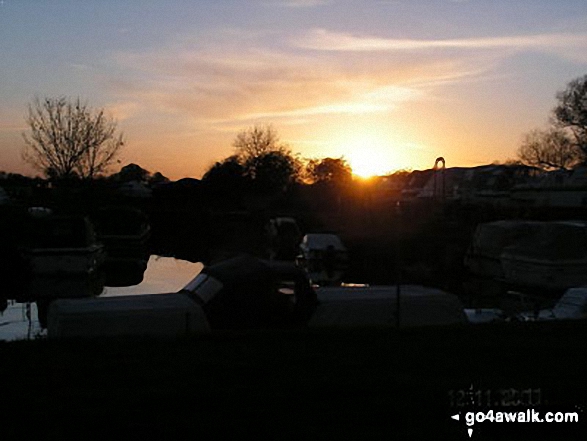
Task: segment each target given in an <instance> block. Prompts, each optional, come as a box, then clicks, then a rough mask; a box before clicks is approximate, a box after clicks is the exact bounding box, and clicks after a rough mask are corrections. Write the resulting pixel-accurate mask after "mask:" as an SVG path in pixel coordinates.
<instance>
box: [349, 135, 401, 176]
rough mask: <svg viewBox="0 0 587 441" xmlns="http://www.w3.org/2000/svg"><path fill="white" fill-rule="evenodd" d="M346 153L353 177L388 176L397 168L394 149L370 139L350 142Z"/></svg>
mask: <svg viewBox="0 0 587 441" xmlns="http://www.w3.org/2000/svg"><path fill="white" fill-rule="evenodd" d="M344 152H345V154H344V158H345V159H346V160H347V161H348V163H349V165H350V166H351V169H352V170H353V175H355V176H358V177H361V178H371V177H373V176H382V175H385V174H388V173H390V170H392V169H393V168H394V167H395V166H396V164H395V162H396V161H395V158H394V152H393V149H391V148H390V147H389V146H388V145H386V143H384V142H382V141H380V140H376V139H372V138H370V137H366V138H361V139H358V140H353V141H351V142H348V144H346V145H345V147H344Z"/></svg>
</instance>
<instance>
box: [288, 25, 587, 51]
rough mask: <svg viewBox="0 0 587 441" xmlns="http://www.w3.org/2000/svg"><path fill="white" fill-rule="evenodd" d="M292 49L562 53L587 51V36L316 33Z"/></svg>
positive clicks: (304, 37) (298, 39)
mask: <svg viewBox="0 0 587 441" xmlns="http://www.w3.org/2000/svg"><path fill="white" fill-rule="evenodd" d="M292 43H293V45H294V46H297V47H300V48H304V49H312V50H319V51H353V52H373V51H417V50H426V49H507V48H511V49H544V50H552V49H562V48H577V47H580V48H582V49H585V48H586V47H587V33H583V34H564V33H558V34H537V35H520V36H504V37H486V38H461V39H439V40H434V39H427V40H418V39H395V38H381V37H372V36H364V35H355V34H349V33H341V32H331V31H328V30H325V29H315V30H312V31H310V32H308V33H307V34H305V35H303V36H302V37H299V38H297V39H295V40H294V41H293V42H292Z"/></svg>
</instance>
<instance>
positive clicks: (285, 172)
mask: <svg viewBox="0 0 587 441" xmlns="http://www.w3.org/2000/svg"><path fill="white" fill-rule="evenodd" d="M232 145H233V147H234V148H235V150H236V155H235V156H234V158H236V161H237V162H238V163H239V164H241V165H242V167H243V170H244V176H246V177H247V178H248V179H250V180H251V181H252V183H253V187H254V188H256V189H258V190H282V189H285V188H287V187H288V186H289V185H290V184H293V183H295V182H297V181H298V179H299V176H300V172H301V169H302V163H301V160H300V159H299V158H298V157H297V156H296V155H294V154H293V153H292V151H291V150H290V149H289V147H288V146H287V145H286V144H283V143H281V142H280V141H279V137H278V135H277V132H276V131H275V130H274V129H273V127H272V126H271V125H267V126H254V127H252V128H249V129H247V130H243V131H241V132H239V133H238V134H237V136H236V138H235V140H234V142H233V144H232Z"/></svg>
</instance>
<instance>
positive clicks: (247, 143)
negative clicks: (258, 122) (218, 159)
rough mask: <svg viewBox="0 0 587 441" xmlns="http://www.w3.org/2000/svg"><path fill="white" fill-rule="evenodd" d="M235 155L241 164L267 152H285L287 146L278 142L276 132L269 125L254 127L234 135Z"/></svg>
mask: <svg viewBox="0 0 587 441" xmlns="http://www.w3.org/2000/svg"><path fill="white" fill-rule="evenodd" d="M232 145H233V147H234V148H235V150H236V155H237V157H238V158H239V160H240V161H241V162H242V163H246V162H247V161H249V160H251V159H253V158H258V157H260V156H262V155H264V154H266V153H269V152H275V151H278V152H282V153H283V152H285V151H287V150H288V149H287V146H285V145H283V144H281V143H280V141H279V137H278V136H277V132H276V131H275V130H274V129H273V127H272V126H271V125H267V126H254V127H251V128H249V129H247V130H242V131H241V132H239V133H238V134H237V135H236V139H235V140H234V142H233V144H232Z"/></svg>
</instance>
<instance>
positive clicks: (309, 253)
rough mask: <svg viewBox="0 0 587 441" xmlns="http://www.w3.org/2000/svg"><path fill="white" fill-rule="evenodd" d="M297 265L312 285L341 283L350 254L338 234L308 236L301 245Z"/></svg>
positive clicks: (313, 234) (311, 234)
mask: <svg viewBox="0 0 587 441" xmlns="http://www.w3.org/2000/svg"><path fill="white" fill-rule="evenodd" d="M300 252H301V254H300V255H299V256H298V258H297V264H298V266H300V267H301V268H303V269H304V270H305V271H306V273H307V274H308V278H309V279H310V280H311V281H312V283H315V284H318V285H332V284H338V283H340V281H341V279H342V276H343V275H344V272H345V271H346V269H347V268H348V265H349V254H348V251H347V249H346V247H345V246H344V245H343V243H342V240H341V239H340V237H338V236H337V235H336V234H324V233H310V234H306V235H305V236H304V238H303V239H302V243H301V244H300Z"/></svg>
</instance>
